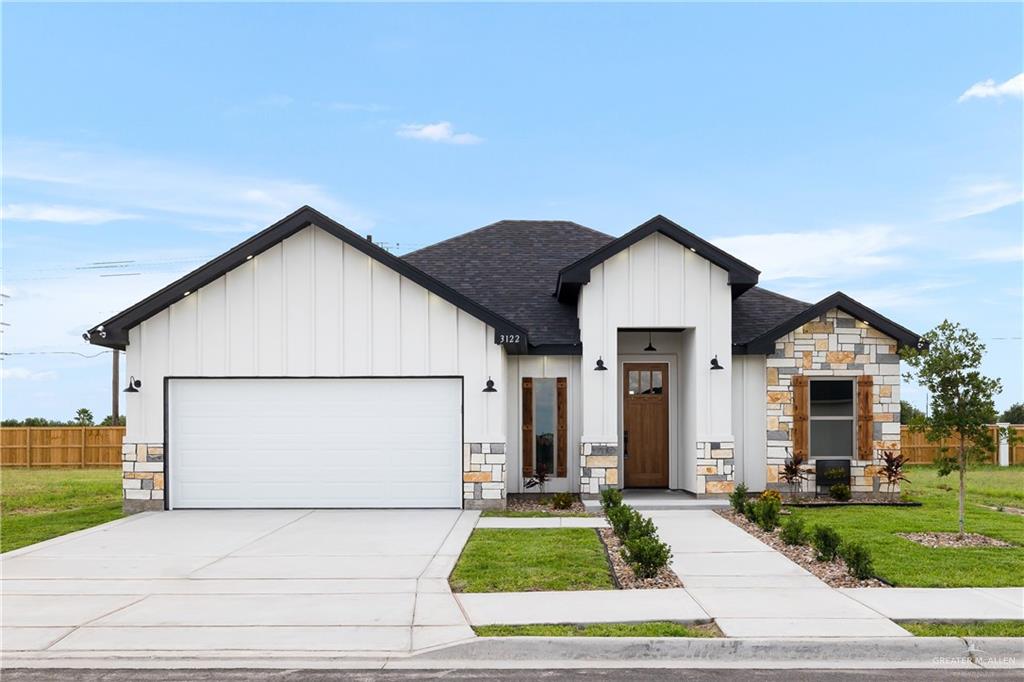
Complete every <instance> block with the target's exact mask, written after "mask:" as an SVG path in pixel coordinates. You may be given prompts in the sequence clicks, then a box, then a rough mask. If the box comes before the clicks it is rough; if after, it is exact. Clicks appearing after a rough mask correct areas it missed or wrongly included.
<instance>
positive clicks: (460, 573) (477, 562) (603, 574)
mask: <svg viewBox="0 0 1024 682" xmlns="http://www.w3.org/2000/svg"><path fill="white" fill-rule="evenodd" d="M450 582H451V586H452V590H454V591H456V592H537V591H564V590H612V589H615V584H614V583H613V582H612V575H611V568H610V567H609V566H608V558H607V557H606V556H605V552H604V545H603V544H601V540H600V538H598V536H597V533H596V532H595V531H594V529H592V528H477V529H476V530H474V531H473V534H472V535H470V536H469V541H468V542H467V543H466V547H465V548H464V549H463V550H462V556H461V557H459V562H458V563H457V564H456V565H455V570H454V571H452V575H451V578H450Z"/></svg>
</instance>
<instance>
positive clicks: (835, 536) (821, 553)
mask: <svg viewBox="0 0 1024 682" xmlns="http://www.w3.org/2000/svg"><path fill="white" fill-rule="evenodd" d="M841 543H842V540H841V539H840V538H839V533H837V532H836V531H835V530H834V529H832V528H831V527H829V526H815V527H814V530H813V531H812V534H811V546H812V547H814V555H815V558H816V559H817V560H818V561H833V560H834V559H835V558H836V556H837V555H838V554H839V545H840V544H841Z"/></svg>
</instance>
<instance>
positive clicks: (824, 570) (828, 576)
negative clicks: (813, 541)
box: [715, 509, 891, 587]
mask: <svg viewBox="0 0 1024 682" xmlns="http://www.w3.org/2000/svg"><path fill="white" fill-rule="evenodd" d="M715 511H716V513H717V514H718V515H719V516H721V517H722V518H725V519H727V520H729V521H731V522H732V523H734V524H736V525H737V526H739V527H740V528H742V529H743V530H745V531H747V532H748V533H750V534H751V535H753V536H754V537H755V538H757V539H758V540H760V541H761V542H763V543H764V544H766V545H768V546H769V547H771V548H772V549H774V550H777V551H778V552H781V553H782V554H784V555H785V556H786V558H788V559H789V560H790V561H792V562H794V563H796V564H797V565H799V566H800V567H801V568H804V569H806V570H808V571H810V572H811V573H812V574H814V575H815V576H816V577H817V578H818V579H819V580H821V581H822V582H824V583H825V584H826V585H828V586H829V587H891V585H888V584H887V583H884V582H882V581H881V580H878V579H877V578H871V579H869V580H858V579H857V578H854V577H853V576H852V575H850V574H849V573H848V572H847V570H846V562H845V561H843V560H842V559H840V558H836V560H835V561H829V562H824V561H818V560H816V559H815V558H814V549H812V548H811V547H810V546H809V545H787V544H786V543H784V542H783V541H782V540H781V539H780V538H779V531H778V529H776V530H775V531H773V532H771V533H766V532H765V531H763V530H761V529H760V528H759V527H758V526H757V525H756V524H753V523H751V522H750V521H748V520H747V518H746V517H745V516H742V515H741V514H737V513H736V512H734V511H733V510H732V509H717V510H715Z"/></svg>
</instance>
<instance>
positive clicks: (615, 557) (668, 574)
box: [597, 528, 683, 590]
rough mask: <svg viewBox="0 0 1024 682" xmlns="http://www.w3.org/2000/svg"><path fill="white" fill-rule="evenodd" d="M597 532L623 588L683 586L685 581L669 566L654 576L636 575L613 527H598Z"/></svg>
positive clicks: (663, 588)
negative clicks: (641, 576)
mask: <svg viewBox="0 0 1024 682" xmlns="http://www.w3.org/2000/svg"><path fill="white" fill-rule="evenodd" d="M597 534H598V535H600V536H601V542H603V543H604V548H605V550H606V551H607V554H608V562H609V563H610V564H611V566H612V577H613V578H614V579H615V584H616V586H618V588H619V589H622V590H667V589H671V588H674V587H682V586H683V582H682V581H681V580H680V579H679V576H677V575H676V574H675V573H674V572H673V571H672V569H671V568H670V567H669V566H665V567H664V568H662V569H661V570H660V571H658V575H656V576H654V577H653V578H646V579H641V578H638V577H636V574H635V573H633V569H632V568H630V566H629V564H627V563H626V560H625V559H623V558H622V543H621V542H619V536H617V535H616V534H615V531H613V530H612V529H611V528H598V529H597Z"/></svg>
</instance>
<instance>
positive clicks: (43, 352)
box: [0, 350, 114, 358]
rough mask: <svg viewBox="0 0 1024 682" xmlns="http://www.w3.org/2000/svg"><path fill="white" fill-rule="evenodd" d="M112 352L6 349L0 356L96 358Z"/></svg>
mask: <svg viewBox="0 0 1024 682" xmlns="http://www.w3.org/2000/svg"><path fill="white" fill-rule="evenodd" d="M113 352H114V351H112V350H101V351H100V352H99V353H93V354H92V355H87V354H86V353H79V352H78V351H75V350H37V351H26V352H23V353H10V352H7V351H3V352H0V356H8V355H77V356H79V357H83V358H98V357H99V356H101V355H106V354H107V353H113Z"/></svg>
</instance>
